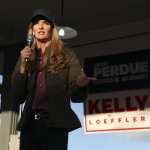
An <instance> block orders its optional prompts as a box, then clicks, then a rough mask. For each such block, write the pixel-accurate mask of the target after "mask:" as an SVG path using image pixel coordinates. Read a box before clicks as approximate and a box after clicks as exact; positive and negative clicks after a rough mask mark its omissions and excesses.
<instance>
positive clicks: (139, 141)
mask: <svg viewBox="0 0 150 150" xmlns="http://www.w3.org/2000/svg"><path fill="white" fill-rule="evenodd" d="M71 106H72V109H73V110H74V111H75V113H76V114H77V116H78V117H79V119H80V121H81V123H82V126H83V104H82V103H72V104H71ZM110 149H111V150H120V149H121V150H133V149H135V150H149V149H150V131H144V132H141V131H136V132H135V131H132V132H109V133H100V132H99V133H92V134H86V133H84V129H83V127H82V128H80V129H77V130H74V131H72V132H70V133H69V143H68V150H110Z"/></svg>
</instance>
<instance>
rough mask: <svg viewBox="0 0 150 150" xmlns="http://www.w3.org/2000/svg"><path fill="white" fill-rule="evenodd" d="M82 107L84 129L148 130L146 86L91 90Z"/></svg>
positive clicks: (149, 93) (149, 101)
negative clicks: (127, 88) (94, 92)
mask: <svg viewBox="0 0 150 150" xmlns="http://www.w3.org/2000/svg"><path fill="white" fill-rule="evenodd" d="M84 109H85V117H84V129H85V132H86V133H95V132H108V131H109V132H110V131H133V130H150V89H141V90H130V91H120V92H112V93H97V94H91V95H89V97H88V100H87V102H86V103H85V104H84Z"/></svg>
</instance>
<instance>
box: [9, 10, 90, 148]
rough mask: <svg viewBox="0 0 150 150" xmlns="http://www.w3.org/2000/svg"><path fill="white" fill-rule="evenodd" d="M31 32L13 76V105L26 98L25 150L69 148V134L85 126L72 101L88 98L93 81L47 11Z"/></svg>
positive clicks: (23, 119)
mask: <svg viewBox="0 0 150 150" xmlns="http://www.w3.org/2000/svg"><path fill="white" fill-rule="evenodd" d="M28 35H29V36H30V37H29V38H30V40H31V39H32V44H31V45H30V44H28V45H27V46H25V47H24V48H23V49H22V50H21V51H20V57H19V58H18V62H17V64H16V66H15V68H14V71H13V73H12V78H11V80H12V93H13V104H14V105H16V106H17V105H20V104H22V103H24V102H25V106H24V109H23V112H22V115H21V119H20V121H19V123H18V127H17V128H18V130H20V132H21V134H20V150H67V144H68V133H69V132H70V131H72V130H75V129H77V128H79V127H81V124H80V121H79V119H78V117H77V116H76V114H75V113H74V112H73V110H72V109H71V106H70V101H72V102H84V101H85V100H86V97H87V85H88V83H89V80H88V78H87V76H86V75H85V74H84V73H83V72H82V68H81V65H80V62H79V60H78V58H77V56H76V55H75V53H74V51H73V50H71V49H68V48H66V47H64V44H63V42H62V41H61V39H60V38H59V35H58V32H57V30H56V25H55V22H54V19H53V18H52V17H51V16H50V15H49V14H48V12H47V11H46V10H44V9H38V10H36V11H35V12H34V13H33V15H32V16H31V19H30V21H29V28H28Z"/></svg>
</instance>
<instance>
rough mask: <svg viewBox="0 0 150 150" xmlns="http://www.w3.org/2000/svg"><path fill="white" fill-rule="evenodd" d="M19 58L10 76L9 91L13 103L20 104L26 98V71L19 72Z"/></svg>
mask: <svg viewBox="0 0 150 150" xmlns="http://www.w3.org/2000/svg"><path fill="white" fill-rule="evenodd" d="M19 68H20V58H19V59H18V62H17V64H16V66H15V69H14V71H13V73H12V76H11V93H12V96H13V103H14V104H21V103H23V102H24V101H25V100H26V95H27V79H28V76H27V73H24V74H22V73H20V72H19Z"/></svg>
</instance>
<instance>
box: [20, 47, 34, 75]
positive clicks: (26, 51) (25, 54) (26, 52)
mask: <svg viewBox="0 0 150 150" xmlns="http://www.w3.org/2000/svg"><path fill="white" fill-rule="evenodd" d="M31 54H32V49H31V48H30V47H29V46H26V47H24V48H23V49H22V50H21V52H20V56H21V65H20V73H25V71H26V67H27V63H28V61H30V57H31Z"/></svg>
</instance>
